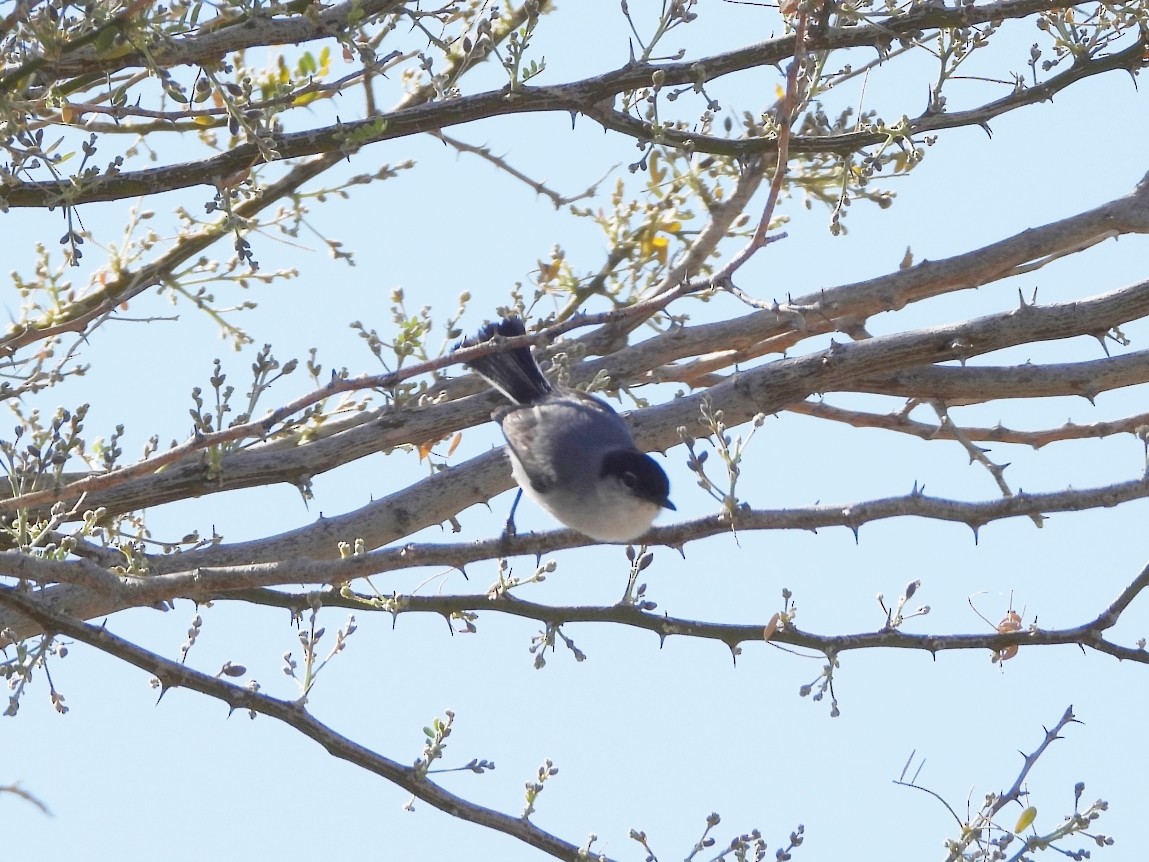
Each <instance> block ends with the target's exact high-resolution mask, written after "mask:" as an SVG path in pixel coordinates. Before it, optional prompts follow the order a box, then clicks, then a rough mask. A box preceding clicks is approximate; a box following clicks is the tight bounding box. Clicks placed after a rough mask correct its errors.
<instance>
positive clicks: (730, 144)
mask: <svg viewBox="0 0 1149 862" xmlns="http://www.w3.org/2000/svg"><path fill="white" fill-rule="evenodd" d="M378 2H379V3H381V4H382V5H384V6H386V5H387V3H386V0H378ZM1066 5H1069V4H1066V3H1062V2H1045V0H1002V2H999V3H991V4H988V5H985V6H959V7H953V8H950V7H938V6H929V7H924V8H922V9H920V10H917V11H914V12H910V13H907V14H904V15H896V16H893V17H891V18H889V19H886V20H884V21H882V22H880V23H878V24H871V25H860V26H857V27H843V28H835V29H827V30H825V31H823V32H822V33H821V34H819V35H817V36H811V37H810V39H809V49H810V50H811V51H828V50H834V49H837V48H850V47H860V46H872V45H874V44H883V43H886V42H890V41H892V40H894V39H897V38H910V37H915V38H916V37H917V35H918V34H919V33H920V32H921V31H922V30H928V29H934V28H938V27H965V26H970V25H972V24H979V23H985V22H986V21H997V20H1002V19H1005V18H1018V17H1026V16H1028V15H1030V14H1033V13H1034V12H1035V11H1039V10H1045V9H1053V8H1063V7H1064V6H1066ZM229 29H230V28H229ZM221 32H225V31H221ZM1145 47H1146V45H1145V43H1144V41H1137V42H1135V43H1134V44H1132V45H1130V46H1129V47H1127V48H1125V49H1124V50H1122V51H1119V52H1116V53H1114V54H1110V55H1106V56H1103V57H1099V58H1095V59H1091V60H1079V61H1078V62H1076V63H1075V64H1074V65H1072V66H1070V67H1069V68H1068V69H1066V70H1065V71H1063V72H1061V73H1059V74H1058V75H1055V76H1054V77H1052V78H1050V79H1049V80H1048V81H1046V82H1044V83H1042V84H1037V85H1034V86H1032V87H1029V88H1025V89H1017V90H1015V91H1014V92H1013V93H1011V94H1010V95H1009V96H1006V97H1004V98H1002V99H998V100H996V101H994V102H991V103H989V104H987V105H983V106H982V107H980V108H977V109H973V110H970V111H962V112H957V113H953V114H937V113H933V114H924V115H922V116H921V117H919V118H918V119H916V120H914V121H912V122H910V123H909V124H908V125H907V126H906V128H905V129H903V130H900V131H899V132H898V134H904V135H906V136H911V137H912V136H913V135H917V134H922V133H926V132H930V131H937V130H941V129H946V128H953V127H957V126H963V125H985V124H986V123H987V122H988V121H989V120H990V119H992V118H994V117H997V116H999V115H1001V114H1002V113H1005V112H1007V111H1009V110H1013V109H1014V108H1017V107H1021V106H1023V105H1027V104H1032V103H1034V102H1040V101H1047V100H1048V99H1050V98H1052V96H1053V95H1054V94H1055V93H1057V92H1059V91H1060V90H1062V89H1064V88H1065V87H1067V86H1069V85H1070V84H1073V83H1076V82H1077V81H1080V80H1082V79H1084V78H1087V77H1089V76H1092V75H1096V74H1100V73H1103V72H1108V71H1113V70H1116V69H1125V70H1127V71H1134V70H1136V69H1139V68H1140V67H1141V65H1143V63H1144V54H1145ZM794 50H795V42H794V37H793V36H786V37H781V38H779V39H774V40H771V41H768V42H763V43H760V44H757V45H751V46H748V47H746V48H742V49H739V50H737V51H731V52H728V53H725V54H718V55H713V56H710V57H704V58H701V59H699V60H693V61H683V62H678V63H664V64H645V65H644V64H637V63H631V64H628V65H626V66H624V67H622V68H621V69H618V70H616V71H614V72H609V73H606V74H603V75H598V76H596V77H593V78H586V79H583V80H581V81H574V82H570V83H567V84H559V85H555V86H549V87H532V86H526V85H523V86H520V87H518V88H516V89H515V90H514V91H513V92H509V91H507V90H505V89H503V90H498V91H491V92H487V93H478V94H475V95H471V96H463V97H460V98H458V99H452V100H449V101H442V102H433V103H429V104H420V105H416V106H413V107H410V108H405V109H403V110H399V111H395V112H392V113H389V114H382V115H380V116H378V117H371V118H368V119H366V120H360V121H355V122H349V123H338V124H336V125H334V126H326V127H322V128H318V129H310V130H307V131H302V132H294V133H289V134H282V135H279V136H277V137H276V138H275V140H274V149H275V151H276V152H277V153H278V154H279V157H280V158H283V159H293V158H299V157H302V156H312V155H317V154H319V153H331V152H339V153H341V154H344V155H350V154H351V153H353V152H356V151H358V150H359V149H360V148H361V147H363V146H365V145H367V144H372V143H378V142H380V141H386V140H394V139H397V138H402V137H407V136H410V135H415V134H423V133H428V132H436V131H441V130H442V129H445V128H448V127H450V126H455V125H460V124H462V123H470V122H474V121H476V120H481V119H488V118H491V117H496V116H505V115H509V114H521V113H536V112H561V113H576V114H584V115H586V116H588V117H591V118H593V119H594V120H596V121H598V122H601V123H602V124H604V125H605V126H607V127H608V128H611V129H613V130H615V131H617V132H620V133H622V134H625V135H628V136H631V137H634V138H636V139H638V140H640V141H655V140H658V141H661V142H663V143H666V144H669V145H671V146H677V147H690V148H691V149H692V150H693V151H694V152H707V153H714V154H718V155H727V156H735V157H740V158H745V157H748V156H752V155H755V154H759V153H767V152H774V150H775V148H776V141H775V139H774V138H773V137H772V136H771V137H765V138H749V139H741V140H733V139H726V138H715V137H712V136H709V135H701V134H697V133H693V132H687V131H683V130H679V129H675V128H663V127H660V128H659V129H657V130H655V129H654V128H653V127H652V126H650V124H648V123H646V122H644V121H642V120H639V119H637V118H635V117H631V116H630V115H628V114H624V113H622V112H618V111H614V110H611V109H607V108H603V107H602V106H603V105H604V104H608V103H609V102H610V101H611V100H612V99H613V97H615V96H617V95H618V94H620V93H623V92H627V91H631V90H635V89H639V88H642V87H648V86H650V85H651V80H652V75H653V74H654V73H655V72H656V71H658V72H661V73H662V75H663V78H662V80H663V82H664V85H681V84H694V83H697V82H705V81H710V80H713V79H715V78H718V77H721V76H723V75H728V74H731V73H733V72H738V71H743V70H745V69H749V68H755V67H761V66H768V65H771V64H776V63H779V62H781V61H782V60H784V59H785V58H787V57H790V56H792V55H793V52H794ZM183 62H188V61H186V60H185V61H183ZM2 83H3V81H2V79H0V84H2ZM890 134H891V132H890V131H889V130H876V131H860V132H851V133H848V134H843V135H834V136H814V137H801V136H794V137H792V138H791V141H790V144H789V149H790V152H791V153H794V154H801V153H828V154H847V153H852V152H856V151H858V150H860V149H863V148H865V147H868V146H872V145H875V144H880V143H883V142H886V141H888V140H889V138H890ZM264 161H266V159H265V156H264V154H263V153H262V152H261V150H260V147H259V146H258V145H257V144H255V143H244V144H240V145H238V146H236V147H234V148H232V149H230V150H229V151H227V152H224V153H220V154H218V155H215V156H210V157H208V158H204V159H200V160H198V161H194V162H184V163H180V164H175V165H167V166H164V167H159V168H150V169H146V170H140V171H130V172H125V173H109V174H104V175H102V176H99V177H95V178H92V179H89V180H85V181H84V182H83V183H79V184H77V182H76V180H75V179H74V178H69V179H66V180H61V181H48V182H40V181H37V182H34V183H32V182H11V181H10V182H8V183H6V184H4V185H0V200H3V201H5V202H6V204H7V205H8V206H11V207H51V206H60V205H63V204H67V205H76V204H81V203H90V202H95V201H108V200H119V199H122V198H125V197H136V196H141V195H150V194H157V193H159V192H161V191H172V190H174V189H182V188H189V187H191V186H197V185H203V184H205V183H207V184H210V183H213V182H216V181H217V180H218V179H219V178H221V177H227V176H233V175H235V174H237V173H239V172H241V171H244V170H247V169H249V168H251V167H252V166H254V165H257V164H260V163H261V162H264Z"/></svg>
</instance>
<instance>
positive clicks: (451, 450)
mask: <svg viewBox="0 0 1149 862" xmlns="http://www.w3.org/2000/svg"><path fill="white" fill-rule="evenodd" d="M324 50H326V49H324ZM462 441H463V432H462V431H456V432H455V436H454V437H452V438H451V445H450V446H448V447H447V457H448V458H449V457H451V456H452V455H454V454H455V450H456V449H458V448H459V444H460V443H461V442H462Z"/></svg>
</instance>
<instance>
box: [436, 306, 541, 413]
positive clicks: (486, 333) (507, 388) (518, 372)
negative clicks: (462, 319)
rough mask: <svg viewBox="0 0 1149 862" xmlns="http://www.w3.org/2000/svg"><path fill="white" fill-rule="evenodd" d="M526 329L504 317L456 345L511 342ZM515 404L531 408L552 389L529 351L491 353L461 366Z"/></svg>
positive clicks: (517, 319) (519, 349)
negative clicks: (496, 337)
mask: <svg viewBox="0 0 1149 862" xmlns="http://www.w3.org/2000/svg"><path fill="white" fill-rule="evenodd" d="M526 331H527V330H526V327H524V326H523V322H522V321H521V320H520V319H519V318H517V317H504V318H503V319H501V320H499V321H498V322H497V323H488V324H487V325H486V326H484V327H483V328H482V329H480V330H479V331H478V332H477V333H476V334H475V336H474V337H473V338H464V339H463V340H462V341H460V342H459V343H458V345H456V348H455V349H456V350H457V349H459V348H462V347H474V346H475V345H476V344H482V343H483V342H485V341H490V340H491V339H492V338H494V337H495V336H501V337H502V338H511V337H513V336H516V335H525V334H526ZM463 364H464V365H466V366H467V367H468V368H470V369H471V370H472V371H474V372H475V373H476V374H478V375H479V376H480V377H482V378H483V379H484V380H486V381H487V382H488V383H490V384H491V385H492V386H494V387H495V388H496V389H498V390H499V391H500V392H502V393H503V394H504V395H506V396H507V397H508V398H510V399H511V400H512V401H514V402H515V403H516V404H533V403H535V402H536V401H539V400H541V399H543V398H545V397H546V396H547V395H549V394H550V393H551V392H553V391H554V389H553V388H552V387H551V384H550V382H549V381H548V380H547V379H546V378H545V377H544V376H543V372H542V371H541V370H540V369H539V364H538V363H537V362H535V358H534V356H532V355H531V350H530V348H529V347H516V348H515V349H514V350H506V351H504V352H502V353H491V354H488V355H487V356H480V357H478V358H477V359H472V360H470V361H469V362H465V363H463Z"/></svg>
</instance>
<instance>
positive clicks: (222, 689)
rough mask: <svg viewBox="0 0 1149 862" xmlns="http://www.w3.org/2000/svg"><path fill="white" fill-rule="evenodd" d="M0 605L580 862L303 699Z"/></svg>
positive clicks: (40, 613)
mask: <svg viewBox="0 0 1149 862" xmlns="http://www.w3.org/2000/svg"><path fill="white" fill-rule="evenodd" d="M0 604H5V605H7V606H9V607H11V608H14V609H16V610H18V611H19V612H20V613H22V614H25V615H27V616H28V617H31V618H33V619H35V620H36V621H37V622H38V623H39V624H40V625H41V626H42V627H43V629H44V630H45V631H49V632H52V633H53V634H54V635H64V636H66V637H69V638H72V639H74V640H76V641H79V642H80V643H84V644H87V645H89V646H91V647H94V648H95V649H98V650H100V651H101V652H103V653H106V654H107V655H110V656H113V657H115V658H118V659H120V660H121V661H123V662H126V663H127V664H130V665H132V666H134V667H138V668H140V669H141V670H143V671H146V672H148V673H150V674H152V675H153V676H154V677H155V678H156V680H158V682H159V686H160V689H161V694H160V696H161V697H162V696H163V694H164V693H166V692H167V691H168V690H169V689H173V688H185V689H188V690H189V691H195V692H199V693H200V694H204V695H207V696H208V697H211V698H214V699H215V700H218V701H221V702H222V703H225V704H227V706H228V709H229V711H230V712H234V711H235V710H247V711H249V712H250V713H251V714H252V716H253V717H254V716H255V714H259V715H266V716H268V717H269V718H274V719H276V720H277V721H281V722H283V723H284V724H286V725H287V726H288V727H291V728H292V729H293V730H297V731H299V732H300V733H301V734H303V735H304V736H305V737H307V738H308V739H310V740H312V741H313V742H316V743H318V744H319V745H321V746H322V747H323V748H324V749H326V750H327V752H328V753H329V754H331V755H332V756H333V757H337V758H339V759H340V760H345V761H347V762H348V763H351V764H353V765H354V766H357V767H359V768H360V769H365V770H367V771H368V772H371V773H373V774H375V775H378V776H380V777H381V778H384V779H386V780H387V781H390V782H391V783H392V784H394V785H395V786H397V787H399V788H401V789H402V790H404V791H406V792H407V793H409V794H411V795H412V796H414V797H415V798H416V799H419V800H422V801H423V802H426V803H427V804H428V805H431V806H433V807H435V808H438V809H439V810H440V811H444V812H446V813H447V814H450V815H452V816H453V817H458V818H459V819H461V820H466V821H468V822H470V823H475V824H477V825H479V826H483V827H486V828H488V829H493V830H495V831H496V832H502V833H504V834H506V835H510V836H511V837H512V838H517V839H518V840H520V841H522V842H524V843H525V844H528V845H530V846H532V847H535V848H537V849H539V850H541V851H543V852H544V853H547V854H548V855H550V856H553V857H555V858H556V859H564V860H570V862H576V860H578V859H579V858H580V857H579V848H578V847H577V846H575V845H574V844H570V843H569V842H566V841H563V840H562V839H561V838H558V837H556V836H555V835H552V834H551V833H549V832H546V831H544V830H542V829H540V828H539V827H538V826H535V825H534V823H532V822H531V821H530V820H528V819H526V818H524V817H512V816H510V815H508V814H503V813H502V812H500V811H495V810H494V809H492V808H487V807H485V806H482V805H478V804H476V803H474V802H470V801H468V800H466V799H464V798H463V797H461V796H458V795H456V794H454V793H451V792H450V791H448V790H446V789H444V788H443V787H441V786H440V785H438V784H436V783H435V782H433V781H430V780H428V779H427V778H426V776H423V775H420V774H419V773H418V772H417V771H416V770H415V769H414V768H413V767H410V766H404V765H402V764H401V763H399V762H398V761H395V760H392V759H390V758H388V757H384V756H383V755H381V754H377V753H375V752H374V751H371V750H370V749H368V748H366V747H365V746H363V745H360V744H359V743H357V742H354V741H353V740H351V739H348V738H347V737H345V736H343V735H341V734H339V733H337V732H336V731H334V730H332V729H331V728H330V727H328V726H327V725H325V724H323V723H322V722H320V721H318V720H317V719H316V718H314V717H313V716H312V715H311V714H310V713H309V712H308V711H307V709H306V708H305V705H304V704H303V703H302V702H300V701H298V700H296V701H289V700H281V699H280V698H276V697H271V696H269V695H266V694H262V693H260V692H259V691H258V687H257V686H252V685H246V686H241V685H237V684H235V683H231V682H228V681H226V680H224V679H220V678H217V677H213V676H209V675H207V674H205V673H200V672H199V671H197V670H193V669H192V668H190V667H188V666H187V665H183V664H179V663H178V662H174V661H171V660H170V659H166V658H163V657H162V656H159V655H156V654H155V653H153V652H150V651H149V650H145V649H143V648H142V647H139V646H137V645H135V644H133V643H131V642H130V641H127V640H124V639H123V638H121V637H118V636H117V635H115V634H113V633H112V632H111V631H109V630H108V629H107V628H104V627H102V626H93V625H89V624H88V623H84V622H80V621H79V620H77V619H74V618H72V617H70V616H68V615H66V614H62V613H58V612H56V611H54V610H51V609H49V608H47V607H45V606H44V605H42V604H41V603H39V602H37V601H36V600H35V599H34V598H32V597H31V596H29V595H27V594H25V593H23V592H21V591H20V590H18V589H15V588H12V587H0ZM596 855H597V854H596Z"/></svg>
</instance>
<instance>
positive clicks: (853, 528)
mask: <svg viewBox="0 0 1149 862" xmlns="http://www.w3.org/2000/svg"><path fill="white" fill-rule="evenodd" d="M859 529H860V528H859V527H858V525H857V524H851V525H850V532H851V533H853V534H854V544H855V545H857V544H858V530H859Z"/></svg>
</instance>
